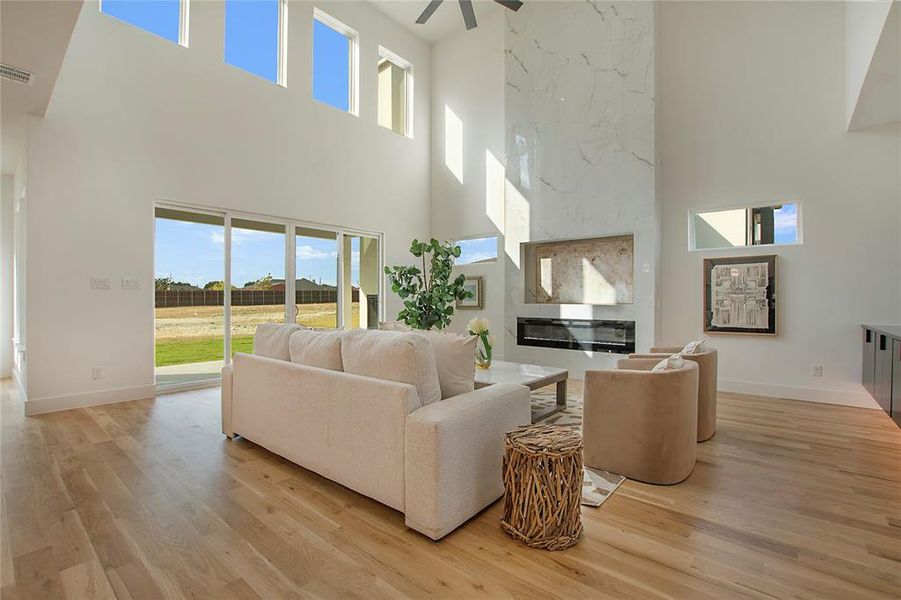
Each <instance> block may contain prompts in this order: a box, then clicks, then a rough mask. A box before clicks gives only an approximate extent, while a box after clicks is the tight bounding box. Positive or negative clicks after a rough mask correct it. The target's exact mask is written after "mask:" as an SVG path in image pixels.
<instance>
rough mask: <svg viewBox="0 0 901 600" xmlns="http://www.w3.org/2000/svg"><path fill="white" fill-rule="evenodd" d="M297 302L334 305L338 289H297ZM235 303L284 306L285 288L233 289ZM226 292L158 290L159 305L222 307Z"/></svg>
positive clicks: (356, 293)
mask: <svg viewBox="0 0 901 600" xmlns="http://www.w3.org/2000/svg"><path fill="white" fill-rule="evenodd" d="M351 295H352V299H351V301H352V302H358V301H359V298H360V290H358V289H354V290H353V292H352V294H351ZM294 297H295V298H294V303H295V304H335V303H337V302H338V292H337V291H336V290H297V291H296V292H295V293H294ZM231 302H232V306H263V305H284V304H285V291H284V290H232V292H231ZM224 303H225V293H224V292H223V291H222V290H156V299H155V306H156V308H174V307H178V306H222V305H223V304H224Z"/></svg>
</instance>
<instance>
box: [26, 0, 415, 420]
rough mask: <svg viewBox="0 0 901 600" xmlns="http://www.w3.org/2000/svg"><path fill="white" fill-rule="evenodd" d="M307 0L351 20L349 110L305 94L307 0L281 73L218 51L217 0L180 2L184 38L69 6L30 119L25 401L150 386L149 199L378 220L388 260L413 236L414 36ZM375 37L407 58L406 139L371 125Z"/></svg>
mask: <svg viewBox="0 0 901 600" xmlns="http://www.w3.org/2000/svg"><path fill="white" fill-rule="evenodd" d="M317 6H319V7H320V8H322V9H323V10H325V11H326V12H329V13H330V14H331V15H332V16H334V17H336V18H338V19H340V20H342V21H343V22H345V23H346V24H347V25H349V26H350V27H352V28H354V29H356V30H357V31H359V32H360V44H361V48H360V66H361V69H360V116H359V117H355V116H352V115H348V114H345V113H343V112H340V111H338V110H336V109H334V108H332V107H329V106H326V105H323V104H320V103H317V102H315V101H313V100H312V98H311V74H310V68H309V67H310V64H311V62H312V57H311V48H312V43H311V33H312V11H313V4H312V3H311V2H291V4H290V9H289V24H288V27H289V29H288V38H289V41H288V78H287V81H288V87H287V88H282V87H279V86H276V85H274V84H271V83H269V82H268V81H265V80H262V79H259V78H257V77H255V76H253V75H250V74H248V73H246V72H244V71H241V70H239V69H237V68H234V67H231V66H227V65H225V64H224V63H223V59H222V56H223V23H224V5H223V3H222V2H218V1H217V2H212V1H211V2H192V3H191V32H190V48H183V47H180V46H177V45H175V44H172V43H170V42H167V41H165V40H161V39H159V38H156V37H154V36H153V35H151V34H148V33H145V32H143V31H140V30H138V29H136V28H134V27H131V26H129V25H127V24H125V23H122V22H120V21H117V20H116V19H113V18H110V17H108V16H106V15H102V14H100V13H99V12H98V6H97V3H96V2H87V3H86V4H85V6H84V8H83V11H82V14H81V17H80V20H79V22H78V24H77V26H76V29H75V32H74V34H73V37H72V41H71V44H70V46H69V51H68V54H67V56H66V59H65V62H64V64H63V68H62V71H61V74H60V77H59V80H58V82H57V85H56V90H55V93H54V97H53V99H52V101H51V104H50V107H49V109H48V111H47V115H46V118H45V119H43V120H42V121H40V122H36V123H35V124H34V125H33V127H32V130H31V132H30V140H29V152H28V211H29V212H28V223H29V227H28V268H29V277H28V283H27V286H28V287H27V296H28V306H27V309H28V314H27V318H28V357H29V358H28V362H29V370H28V384H29V387H28V394H29V401H30V402H34V401H36V400H40V399H48V398H49V399H55V400H52V401H49V404H48V406H49V405H53V406H59V405H64V404H65V403H66V402H69V401H71V402H77V403H88V402H92V401H96V400H98V399H112V398H126V397H133V396H141V395H146V394H148V393H149V392H150V391H152V390H151V389H150V388H149V386H151V385H152V383H153V293H152V282H153V275H154V273H153V267H152V260H153V239H152V233H151V232H152V223H153V210H152V206H153V202H154V199H155V198H161V199H167V200H173V201H181V202H190V203H197V204H206V205H214V206H220V207H225V208H231V209H238V210H247V211H254V212H258V213H264V214H270V215H275V216H281V217H289V218H297V219H304V220H308V221H314V222H320V223H326V224H335V225H344V226H350V227H358V228H365V229H368V230H374V231H381V232H384V233H385V240H386V244H385V255H386V261H387V262H388V263H394V262H401V261H404V262H405V261H408V260H409V259H408V255H407V249H408V245H409V240H410V239H411V238H412V237H414V236H420V237H424V236H426V235H427V234H428V230H429V202H428V198H429V191H430V190H429V162H428V161H429V135H428V134H429V90H430V88H431V83H430V62H431V57H430V48H429V47H428V45H426V44H425V43H424V42H422V41H421V40H420V39H418V38H417V37H415V36H413V35H412V34H410V33H409V32H407V31H406V30H404V29H403V27H401V26H400V25H399V24H397V23H395V22H393V21H391V20H389V19H388V18H387V17H386V16H385V15H383V14H382V13H381V12H379V11H378V10H376V9H375V8H373V7H372V6H371V5H369V4H368V3H366V2H349V1H348V2H343V1H342V2H337V1H323V2H318V3H317ZM379 44H382V45H384V46H385V47H387V48H389V49H390V50H391V51H393V52H395V53H397V54H399V55H400V56H402V57H404V58H405V59H407V60H409V61H410V62H411V63H413V65H414V69H415V77H416V82H415V92H416V98H415V101H414V106H415V109H414V114H415V125H414V131H415V138H414V139H408V138H405V137H403V136H400V135H397V134H396V133H394V132H392V131H390V130H387V129H384V128H382V127H379V126H378V125H377V124H376V113H377V109H376V95H377V90H376V82H377V66H376V65H377V61H378V45H379ZM91 275H104V276H109V277H111V278H112V280H113V282H114V286H113V288H114V289H112V290H109V291H92V290H91V289H90V285H89V283H90V277H91ZM122 277H139V278H140V279H141V281H142V282H143V289H142V290H140V291H137V292H129V291H124V290H122V289H121V285H120V280H121V278H122ZM396 308H397V300H396V299H395V298H393V297H390V296H389V302H388V309H389V311H392V310H395V309H396ZM95 366H97V367H102V368H103V371H104V374H105V377H104V378H103V379H100V380H97V381H94V380H92V378H91V369H92V367H95ZM60 397H66V398H68V399H66V398H62V399H60ZM45 404H47V403H45Z"/></svg>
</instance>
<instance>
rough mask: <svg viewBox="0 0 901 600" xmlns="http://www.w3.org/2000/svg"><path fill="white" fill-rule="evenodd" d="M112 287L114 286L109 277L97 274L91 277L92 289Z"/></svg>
mask: <svg viewBox="0 0 901 600" xmlns="http://www.w3.org/2000/svg"><path fill="white" fill-rule="evenodd" d="M110 288H112V284H111V283H110V278H109V277H100V276H97V275H94V276H92V277H91V289H93V290H108V289H110Z"/></svg>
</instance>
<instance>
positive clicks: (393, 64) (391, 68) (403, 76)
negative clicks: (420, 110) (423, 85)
mask: <svg viewBox="0 0 901 600" xmlns="http://www.w3.org/2000/svg"><path fill="white" fill-rule="evenodd" d="M378 70H379V125H381V126H382V127H386V128H388V129H391V130H392V131H395V132H397V133H399V134H401V135H406V136H409V135H411V133H412V132H411V130H410V123H411V119H410V118H409V115H410V112H411V109H412V102H411V100H412V96H413V95H412V93H411V91H412V84H413V81H412V79H413V78H412V75H411V73H412V66H411V65H410V63H408V62H407V61H405V60H404V59H402V58H400V57H399V56H397V55H396V54H394V53H393V52H390V51H389V50H386V49H385V48H381V47H379V64H378Z"/></svg>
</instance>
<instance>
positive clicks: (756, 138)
mask: <svg viewBox="0 0 901 600" xmlns="http://www.w3.org/2000/svg"><path fill="white" fill-rule="evenodd" d="M657 26H658V36H659V47H658V53H657V71H658V85H659V90H660V98H661V102H660V103H659V105H658V111H659V115H658V117H659V121H658V124H659V128H658V143H659V144H660V145H661V146H660V148H661V159H662V160H661V162H662V165H661V171H660V177H661V185H660V188H661V190H662V195H663V197H662V207H663V263H662V266H663V271H662V272H663V286H662V290H661V302H662V329H661V331H660V334H659V335H658V341H659V342H663V343H682V342H684V341H686V340H689V339H694V338H697V337H699V336H700V335H701V330H702V314H701V310H702V308H701V307H702V297H701V285H702V281H701V265H702V261H703V259H704V257H708V256H730V255H746V254H769V253H776V254H778V256H779V272H778V276H779V289H778V294H779V300H778V302H779V335H778V337H775V338H773V337H751V336H734V335H719V336H716V337H715V338H713V340H712V341H713V343H714V345H716V347H717V348H718V349H719V356H720V367H719V369H720V370H719V375H720V379H721V382H720V385H721V388H722V389H726V390H733V391H740V392H748V393H756V394H764V395H769V396H783V397H790V398H800V399H807V400H817V401H824V402H838V403H843V404H857V405H862V406H874V403H873V402H872V400H871V399H869V397H868V396H867V395H866V394H865V392H864V391H863V389H862V386H861V385H860V362H861V357H860V352H861V330H860V324H861V323H862V322H873V323H879V322H887V323H891V322H897V320H898V317H899V304H901V294H899V288H898V281H899V278H901V262H899V261H901V257H899V253H898V232H899V218H901V215H899V177H898V165H899V156H898V154H899V131H898V128H897V126H894V127H882V128H878V129H873V130H868V131H866V132H856V133H846V131H845V127H846V125H847V113H846V102H845V99H846V81H845V74H844V71H843V69H842V68H841V65H842V64H843V61H844V60H845V47H844V43H843V40H844V34H845V7H844V4H843V3H841V2H834V3H826V2H811V3H807V2H798V3H795V2H747V3H745V2H698V3H695V2H664V3H661V4H660V6H659V7H658V21H657ZM785 197H800V198H801V199H802V205H803V227H804V232H803V239H804V244H803V245H800V246H781V247H771V248H759V249H753V250H746V249H745V250H718V251H707V252H688V251H687V247H688V240H687V214H688V211H689V209H691V208H705V207H706V208H712V207H720V206H724V205H726V206H727V205H730V204H736V203H740V202H747V201H754V200H758V199H760V200H773V199H778V198H785ZM814 364H821V365H823V377H822V378H815V377H812V375H811V367H812V365H814Z"/></svg>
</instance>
